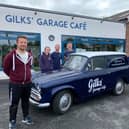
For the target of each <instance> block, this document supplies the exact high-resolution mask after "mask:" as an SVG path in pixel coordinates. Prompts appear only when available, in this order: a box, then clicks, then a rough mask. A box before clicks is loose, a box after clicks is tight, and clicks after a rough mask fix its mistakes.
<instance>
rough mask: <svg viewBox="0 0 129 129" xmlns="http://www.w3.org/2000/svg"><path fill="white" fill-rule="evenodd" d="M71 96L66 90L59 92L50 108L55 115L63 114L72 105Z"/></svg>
mask: <svg viewBox="0 0 129 129" xmlns="http://www.w3.org/2000/svg"><path fill="white" fill-rule="evenodd" d="M72 100H73V99H72V94H71V92H70V91H68V90H64V91H60V92H59V93H57V94H56V96H55V97H54V99H53V103H52V108H53V111H54V112H55V113H57V114H64V113H65V112H67V111H68V110H69V108H70V107H71V105H72Z"/></svg>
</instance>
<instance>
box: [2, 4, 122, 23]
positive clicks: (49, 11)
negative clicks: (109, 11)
mask: <svg viewBox="0 0 129 129" xmlns="http://www.w3.org/2000/svg"><path fill="white" fill-rule="evenodd" d="M0 7H8V8H15V9H23V10H29V11H35V12H44V13H51V14H59V15H64V16H72V17H80V18H87V19H92V20H100V21H101V22H103V21H109V22H115V23H121V22H116V21H112V20H108V19H106V17H105V18H97V17H90V16H84V15H79V14H72V13H65V12H58V11H52V10H44V9H37V8H31V7H24V6H16V5H9V4H0Z"/></svg>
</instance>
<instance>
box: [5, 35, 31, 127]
mask: <svg viewBox="0 0 129 129" xmlns="http://www.w3.org/2000/svg"><path fill="white" fill-rule="evenodd" d="M27 42H28V40H27V37H26V36H18V37H17V40H16V44H17V48H16V49H15V50H12V51H11V52H10V53H8V54H7V56H6V57H5V58H4V62H3V68H4V72H5V73H6V74H7V75H8V76H9V78H10V81H9V100H10V105H9V129H15V128H16V115H17V109H18V103H19V100H20V99H21V107H22V112H23V120H22V122H23V123H26V124H32V120H31V118H30V117H29V97H30V91H31V65H32V59H33V57H32V53H30V52H27V51H26V49H27Z"/></svg>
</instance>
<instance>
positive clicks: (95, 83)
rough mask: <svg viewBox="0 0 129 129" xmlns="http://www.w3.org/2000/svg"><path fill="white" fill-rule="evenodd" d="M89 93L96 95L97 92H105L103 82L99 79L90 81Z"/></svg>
mask: <svg viewBox="0 0 129 129" xmlns="http://www.w3.org/2000/svg"><path fill="white" fill-rule="evenodd" d="M88 88H89V89H88V92H89V93H94V92H96V91H100V90H105V89H106V86H105V85H103V81H102V80H100V79H99V78H95V79H90V80H89V83H88Z"/></svg>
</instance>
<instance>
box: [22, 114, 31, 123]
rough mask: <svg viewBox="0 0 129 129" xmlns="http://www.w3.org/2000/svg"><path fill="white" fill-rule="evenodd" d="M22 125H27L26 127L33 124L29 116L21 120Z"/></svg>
mask: <svg viewBox="0 0 129 129" xmlns="http://www.w3.org/2000/svg"><path fill="white" fill-rule="evenodd" d="M22 123H24V124H27V125H31V124H33V122H32V119H31V118H30V117H29V116H27V117H25V118H24V119H23V120H22Z"/></svg>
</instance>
